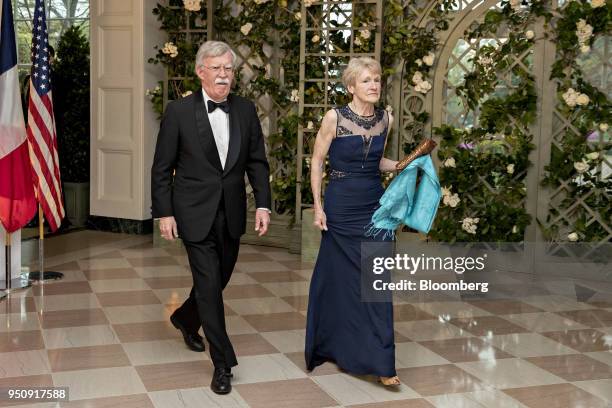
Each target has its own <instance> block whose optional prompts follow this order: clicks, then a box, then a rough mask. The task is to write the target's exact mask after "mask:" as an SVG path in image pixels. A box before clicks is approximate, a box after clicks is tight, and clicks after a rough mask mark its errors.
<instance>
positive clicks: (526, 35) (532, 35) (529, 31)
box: [525, 30, 535, 40]
mask: <svg viewBox="0 0 612 408" xmlns="http://www.w3.org/2000/svg"><path fill="white" fill-rule="evenodd" d="M533 37H535V33H534V32H533V31H532V30H528V31H527V32H526V33H525V38H527V39H528V40H531V39H532V38H533Z"/></svg>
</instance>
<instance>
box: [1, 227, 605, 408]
mask: <svg viewBox="0 0 612 408" xmlns="http://www.w3.org/2000/svg"><path fill="white" fill-rule="evenodd" d="M53 240H63V243H58V242H55V243H53ZM49 241H50V242H51V244H50V247H51V248H53V251H52V253H50V254H49V257H48V260H47V265H49V267H50V269H53V270H56V271H60V272H63V273H64V274H65V278H64V279H63V280H61V281H56V282H46V283H44V284H39V283H37V284H35V285H34V286H33V287H32V288H30V289H26V290H23V291H17V292H14V293H13V294H11V296H10V297H9V298H5V299H3V300H2V301H0V309H1V311H2V313H1V314H0V389H4V388H7V387H10V386H12V387H15V386H20V387H42V386H66V387H69V389H70V398H71V401H70V402H68V403H61V404H57V403H48V404H36V405H31V406H35V407H56V406H61V407H107V406H118V407H128V408H131V407H158V408H172V407H252V408H258V407H262V408H274V407H279V408H285V407H297V408H299V407H353V408H354V407H371V408H375V407H390V408H391V407H397V408H399V407H402V408H404V407H407V408H410V407H415V408H420V407H494V408H500V407H501V408H504V407H522V408H525V407H529V408H537V407H546V408H548V407H578V406H581V407H590V408H595V407H602V408H605V407H612V391H611V390H612V309H610V307H611V306H612V303H611V302H603V301H598V302H592V303H584V302H577V301H576V300H575V299H574V300H572V299H568V298H561V297H558V296H557V297H555V296H529V297H526V298H524V299H520V300H513V301H508V300H506V301H503V300H499V301H497V300H473V301H469V302H461V301H444V302H429V303H413V304H406V303H404V304H398V305H395V318H396V323H395V330H396V359H397V369H398V375H399V377H400V379H401V381H402V385H401V386H400V387H399V388H397V389H394V390H389V389H386V388H384V387H383V386H381V385H380V384H378V383H377V382H376V379H375V378H371V377H360V376H352V375H348V374H346V373H344V372H342V370H340V369H338V367H336V366H334V365H332V364H325V365H323V366H321V367H318V368H317V369H315V370H314V371H313V372H307V371H306V370H305V367H304V361H303V347H304V333H305V332H304V326H305V316H306V306H307V304H308V285H309V280H310V275H311V273H312V266H313V265H312V264H305V263H302V262H300V259H299V256H298V255H293V254H289V253H288V252H287V251H285V250H282V249H276V248H267V247H258V246H251V245H243V246H242V247H241V252H240V256H239V259H238V263H237V265H236V270H235V272H234V274H233V277H232V280H231V282H230V285H229V286H228V287H227V289H226V291H225V292H224V301H225V306H226V316H227V317H226V320H227V326H228V332H229V334H230V337H231V339H232V342H233V344H234V346H235V349H236V353H237V355H238V361H239V365H238V366H237V367H236V368H235V369H234V370H233V372H234V380H233V384H234V391H233V392H232V393H231V394H230V395H228V396H218V395H216V394H214V393H213V392H212V391H211V390H210V388H209V383H210V379H211V374H212V363H211V361H210V358H209V357H208V355H207V353H194V352H191V351H189V350H187V349H186V347H185V346H184V344H183V342H182V338H181V336H180V333H179V332H178V331H177V330H175V329H174V328H173V327H172V326H171V324H170V323H169V320H168V319H169V316H170V315H171V314H172V312H173V311H174V310H175V309H176V308H177V307H178V305H180V303H181V302H182V301H183V300H184V298H185V297H186V296H187V294H188V292H189V289H190V286H191V275H190V272H189V269H188V266H187V265H188V263H187V260H186V255H185V253H184V250H183V249H180V248H174V247H172V248H156V247H153V244H152V242H151V241H150V238H148V237H137V238H135V237H134V236H129V235H121V234H108V233H96V232H91V231H84V232H77V233H72V234H67V235H65V236H61V237H57V238H51V239H49ZM87 242H89V243H90V245H87ZM60 244H61V245H60ZM29 404H31V401H30V402H29ZM7 405H11V403H9V401H3V400H0V406H7Z"/></svg>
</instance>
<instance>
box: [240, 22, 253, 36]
mask: <svg viewBox="0 0 612 408" xmlns="http://www.w3.org/2000/svg"><path fill="white" fill-rule="evenodd" d="M252 28H253V24H251V23H246V24H245V25H243V26H242V27H240V32H241V33H242V34H243V35H245V36H247V35H249V33H250V32H251V29H252Z"/></svg>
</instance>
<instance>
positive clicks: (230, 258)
mask: <svg viewBox="0 0 612 408" xmlns="http://www.w3.org/2000/svg"><path fill="white" fill-rule="evenodd" d="M223 208H224V205H223V200H221V203H220V204H219V209H218V210H217V215H216V217H215V222H214V223H213V226H212V228H211V230H210V232H209V233H208V236H207V237H206V238H205V239H204V240H203V241H199V242H191V241H183V243H184V244H185V248H186V249H187V256H188V258H189V266H190V267H191V274H192V275H193V288H192V289H191V293H190V294H189V297H188V298H187V300H185V302H184V303H183V304H182V305H181V307H179V308H178V309H177V310H176V312H175V316H176V317H177V318H178V319H179V321H180V322H182V323H183V325H184V326H185V327H186V328H187V329H188V330H189V331H191V332H197V331H198V330H199V328H200V325H202V328H203V329H204V336H206V340H207V341H208V345H209V349H210V357H211V359H212V362H213V364H214V366H215V367H225V368H231V367H233V366H235V365H237V364H238V361H237V360H236V354H235V353H234V347H233V346H232V343H231V342H230V339H229V337H228V335H227V330H226V328H225V313H224V307H223V289H224V288H225V286H226V285H227V283H228V282H229V280H230V277H231V276H232V271H233V270H234V266H235V264H236V259H237V258H238V250H239V248H240V239H236V238H232V237H231V236H230V234H229V231H228V228H227V220H226V217H225V211H224V209H223Z"/></svg>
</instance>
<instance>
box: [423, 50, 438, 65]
mask: <svg viewBox="0 0 612 408" xmlns="http://www.w3.org/2000/svg"><path fill="white" fill-rule="evenodd" d="M435 59H436V55H435V54H434V53H433V52H430V53H429V54H427V55H426V56H424V57H423V62H424V63H425V64H426V65H428V66H430V67H431V66H432V65H433V64H434V60H435Z"/></svg>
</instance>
